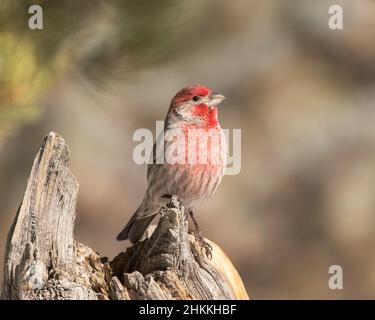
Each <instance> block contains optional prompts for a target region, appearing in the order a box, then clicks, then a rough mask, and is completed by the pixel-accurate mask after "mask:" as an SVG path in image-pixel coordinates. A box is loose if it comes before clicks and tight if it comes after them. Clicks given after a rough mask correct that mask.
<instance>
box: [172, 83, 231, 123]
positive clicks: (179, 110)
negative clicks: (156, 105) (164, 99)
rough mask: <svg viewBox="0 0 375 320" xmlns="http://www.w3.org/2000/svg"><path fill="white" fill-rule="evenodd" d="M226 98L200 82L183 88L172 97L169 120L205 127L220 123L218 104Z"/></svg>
mask: <svg viewBox="0 0 375 320" xmlns="http://www.w3.org/2000/svg"><path fill="white" fill-rule="evenodd" d="M224 99H225V97H224V96H223V95H222V94H219V93H217V92H214V91H212V90H211V89H209V88H207V87H205V86H202V85H200V84H194V85H191V86H188V87H185V88H183V89H181V90H180V91H179V92H178V93H177V94H176V95H175V96H174V97H173V99H172V102H171V107H170V109H169V112H168V116H167V121H169V122H173V123H176V122H178V121H182V122H183V123H185V124H188V125H192V126H198V127H203V128H212V127H215V126H216V125H218V119H217V108H216V106H217V105H218V104H219V103H220V102H221V101H223V100H224Z"/></svg>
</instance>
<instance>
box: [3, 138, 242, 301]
mask: <svg viewBox="0 0 375 320" xmlns="http://www.w3.org/2000/svg"><path fill="white" fill-rule="evenodd" d="M77 194H78V182H77V180H76V179H75V178H74V176H73V175H72V173H71V172H70V170H69V150H68V147H67V145H66V143H65V141H64V139H63V138H62V137H60V136H59V135H57V134H55V133H50V134H49V135H48V136H47V137H46V138H45V140H44V142H43V145H42V146H41V148H40V150H39V152H38V154H37V156H36V159H35V160H34V165H33V168H32V170H31V174H30V177H29V180H28V183H27V188H26V192H25V195H24V198H23V201H22V203H21V206H20V208H19V210H18V213H17V215H16V218H15V220H14V223H13V225H12V227H11V228H10V231H9V235H8V240H7V246H6V256H5V266H4V282H3V288H2V298H3V299H103V300H106V299H115V300H131V299H248V295H247V293H246V291H245V288H244V286H243V283H242V281H241V278H240V277H239V275H238V273H237V271H236V270H235V268H234V267H233V265H232V264H231V262H230V261H229V259H228V258H227V256H226V255H225V254H224V252H223V251H222V250H221V249H220V248H219V247H218V246H216V245H215V244H214V243H212V242H210V243H211V245H212V246H213V252H212V259H211V260H209V259H208V258H207V257H206V256H205V254H204V253H203V252H202V249H201V248H200V245H199V244H198V243H197V242H196V241H195V237H194V236H192V235H190V234H189V232H188V222H187V215H186V214H185V210H184V207H183V206H182V205H181V204H180V202H179V200H178V199H177V198H176V197H173V198H172V200H171V201H170V203H169V204H168V205H167V206H166V207H165V208H163V209H162V210H161V212H160V215H161V218H160V220H159V223H158V225H157V227H156V228H155V227H153V228H155V230H154V232H152V231H153V228H152V227H150V228H149V229H148V230H147V232H146V235H147V234H149V236H146V237H145V239H144V240H143V241H140V242H138V243H136V244H135V245H133V246H132V247H130V248H128V249H127V250H126V251H125V252H122V253H120V254H119V255H117V257H115V258H114V259H113V260H112V261H108V260H107V258H104V257H100V256H99V255H98V254H97V253H96V252H94V251H93V250H92V249H91V248H89V247H87V246H85V245H83V244H81V243H78V242H77V241H75V240H74V237H73V229H74V220H75V215H76V212H75V207H76V200H77ZM151 233H152V234H151Z"/></svg>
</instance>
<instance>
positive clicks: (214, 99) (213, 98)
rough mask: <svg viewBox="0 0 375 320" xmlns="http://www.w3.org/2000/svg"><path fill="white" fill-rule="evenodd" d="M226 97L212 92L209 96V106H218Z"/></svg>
mask: <svg viewBox="0 0 375 320" xmlns="http://www.w3.org/2000/svg"><path fill="white" fill-rule="evenodd" d="M224 99H225V97H224V96H223V95H222V94H221V93H217V92H211V93H210V95H209V96H208V102H207V105H208V106H217V105H218V104H219V103H220V102H221V101H223V100H224Z"/></svg>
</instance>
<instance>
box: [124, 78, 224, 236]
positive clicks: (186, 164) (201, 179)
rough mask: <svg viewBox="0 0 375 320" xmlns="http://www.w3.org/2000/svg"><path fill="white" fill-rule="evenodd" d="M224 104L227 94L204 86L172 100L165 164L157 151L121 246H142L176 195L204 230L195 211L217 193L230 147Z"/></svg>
mask: <svg viewBox="0 0 375 320" xmlns="http://www.w3.org/2000/svg"><path fill="white" fill-rule="evenodd" d="M224 99H225V97H224V96H223V95H222V94H219V93H217V92H214V91H212V90H211V89H209V88H206V87H204V86H202V85H199V84H194V85H192V86H188V87H185V88H183V89H182V90H180V91H179V92H178V93H177V94H176V95H175V96H174V97H173V99H172V101H171V105H170V108H169V110H168V113H167V117H166V119H165V126H164V136H163V137H162V139H164V148H162V149H161V152H162V153H164V154H163V155H164V163H160V162H156V160H157V159H156V158H157V155H156V153H157V152H156V146H154V152H153V163H151V164H149V165H148V168H147V190H146V193H145V196H144V198H143V201H142V203H141V204H140V206H139V207H138V209H137V210H136V211H135V213H134V214H133V216H132V217H131V218H130V220H129V221H128V223H127V224H126V226H125V228H124V229H123V230H122V231H121V232H120V234H119V235H118V236H117V240H126V239H130V241H131V242H132V243H135V242H137V241H139V240H140V239H141V237H142V235H143V233H144V232H145V230H146V229H147V227H148V225H149V224H150V223H151V221H152V219H153V218H154V217H155V215H156V214H157V213H158V212H159V210H160V208H161V207H163V206H164V205H166V204H167V203H168V201H169V198H170V197H171V196H172V195H176V196H177V197H178V198H179V200H180V201H181V202H182V204H183V205H184V206H185V208H186V210H187V211H188V212H189V214H190V216H191V218H192V220H193V222H194V224H195V227H196V229H197V231H198V230H199V227H198V225H197V223H196V220H195V218H194V215H193V210H194V208H195V207H196V205H197V204H199V203H200V202H201V201H202V200H205V199H207V198H208V197H210V196H211V195H212V194H213V193H214V192H215V191H216V189H217V187H218V186H219V184H220V182H221V180H222V177H223V175H224V169H225V164H226V159H225V155H226V143H225V138H224V135H223V131H222V129H221V127H220V124H219V120H218V111H217V107H216V106H217V105H218V104H219V103H220V102H221V101H223V100H224ZM181 135H182V137H183V139H180V140H179V143H177V142H176V137H177V136H179V137H180V138H181ZM171 137H173V139H171ZM159 139H160V137H159ZM181 141H182V142H186V143H183V144H181ZM194 141H195V143H194ZM176 143H177V148H176ZM172 144H175V145H172ZM178 148H180V149H179V150H177V149H178ZM181 148H182V149H181ZM171 150H172V151H173V152H172V151H171ZM176 153H177V154H179V156H178V157H177V160H176V157H175V158H174V161H173V160H172V161H169V160H170V159H171V158H173V156H175V155H176Z"/></svg>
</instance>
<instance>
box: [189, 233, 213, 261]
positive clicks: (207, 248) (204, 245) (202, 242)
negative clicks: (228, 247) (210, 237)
mask: <svg viewBox="0 0 375 320" xmlns="http://www.w3.org/2000/svg"><path fill="white" fill-rule="evenodd" d="M192 234H193V235H194V237H195V240H196V242H197V243H198V244H199V246H200V248H201V249H202V251H203V253H204V255H205V256H206V257H207V258H208V259H209V260H211V259H212V246H211V245H210V244H209V243H208V242H207V240H206V239H205V238H204V237H203V236H202V234H201V233H200V232H196V231H192Z"/></svg>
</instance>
